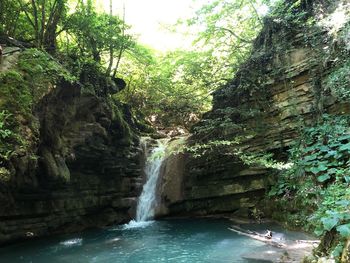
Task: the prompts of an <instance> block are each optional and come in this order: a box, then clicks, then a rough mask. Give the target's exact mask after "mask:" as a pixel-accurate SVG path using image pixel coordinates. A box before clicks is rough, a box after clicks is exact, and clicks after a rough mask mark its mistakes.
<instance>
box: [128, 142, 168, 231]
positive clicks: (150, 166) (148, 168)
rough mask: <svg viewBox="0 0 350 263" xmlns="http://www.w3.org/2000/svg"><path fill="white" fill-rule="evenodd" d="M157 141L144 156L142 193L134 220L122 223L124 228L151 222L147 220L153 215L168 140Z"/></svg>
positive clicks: (137, 226) (144, 225)
mask: <svg viewBox="0 0 350 263" xmlns="http://www.w3.org/2000/svg"><path fill="white" fill-rule="evenodd" d="M157 142H158V145H157V147H155V148H154V149H153V150H152V152H151V154H150V155H149V156H147V158H146V165H145V175H146V183H145V184H144V186H143V188H142V193H141V195H140V197H139V200H138V202H137V208H136V220H131V221H130V222H129V223H128V224H126V225H124V227H123V228H124V229H131V228H143V227H146V226H149V225H150V224H152V222H153V221H149V220H151V219H153V217H154V208H155V206H156V202H157V200H156V194H157V192H156V190H157V182H158V178H159V174H160V170H161V166H162V163H163V161H164V159H165V149H166V144H167V142H168V140H158V141H157ZM146 154H147V149H146Z"/></svg>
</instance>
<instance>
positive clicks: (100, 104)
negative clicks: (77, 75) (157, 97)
mask: <svg viewBox="0 0 350 263" xmlns="http://www.w3.org/2000/svg"><path fill="white" fill-rule="evenodd" d="M15 56H16V58H17V57H18V56H20V57H21V56H23V55H22V54H20V55H19V54H15ZM13 58H14V57H12V58H11V59H13ZM11 59H10V58H5V61H4V63H6V61H9V60H11ZM22 59H23V58H22ZM20 63H21V61H20V62H19V64H20ZM16 67H17V66H16V63H13V65H12V67H11V66H10V67H9V69H8V70H10V69H11V70H12V71H17V72H20V74H23V75H24V74H25V71H24V70H23V69H18V68H16ZM10 73H11V72H10ZM10 73H9V72H5V71H2V74H3V75H1V77H2V78H1V81H2V82H1V84H2V85H4V86H3V87H6V86H5V85H6V81H7V77H6V76H8V75H9V74H10ZM6 74H7V75H6ZM11 74H12V73H11ZM41 84H42V83H39V82H37V83H34V84H33V86H34V87H39V86H40V85H41ZM50 85H51V86H50V88H48V87H46V88H45V90H46V93H45V95H44V96H42V97H40V98H39V99H38V100H37V102H36V103H34V104H33V107H32V111H28V112H26V113H19V111H18V109H15V110H13V113H12V114H13V115H9V116H10V117H11V116H12V117H13V118H14V120H13V121H14V122H16V123H17V124H18V126H19V128H20V129H19V131H18V133H19V136H21V137H22V138H23V139H25V141H26V142H27V143H26V145H25V146H21V147H19V146H16V147H15V151H14V152H13V153H12V154H11V156H10V157H9V158H8V159H5V157H4V156H3V155H1V167H2V171H7V173H4V172H3V174H2V175H3V177H2V178H1V179H2V180H0V181H1V182H0V244H3V243H6V242H13V241H15V240H18V239H26V238H32V237H38V236H44V235H49V234H54V233H64V232H71V231H79V230H82V229H85V228H89V227H98V226H105V225H110V224H113V223H121V222H125V221H128V220H129V219H130V218H132V216H133V208H134V206H135V200H136V197H137V196H138V194H139V190H140V189H138V187H136V186H137V185H139V184H137V182H139V181H140V180H141V178H139V176H140V164H139V161H140V149H139V146H138V139H137V136H135V135H134V130H135V125H133V120H132V118H131V117H130V112H129V111H128V108H127V107H126V106H122V105H119V106H118V105H117V104H115V103H114V102H112V101H111V98H110V97H109V95H105V96H97V95H95V94H93V93H91V92H90V93H89V92H86V91H84V88H82V86H81V85H80V84H79V83H77V82H75V81H73V82H70V81H65V80H61V81H58V82H57V83H51V84H50ZM11 86H13V83H11ZM22 92H24V91H22ZM7 108H9V107H7ZM17 144H19V142H18V143H17ZM24 147H26V148H24ZM21 149H22V150H21ZM4 174H7V177H6V178H4ZM5 179H6V180H5Z"/></svg>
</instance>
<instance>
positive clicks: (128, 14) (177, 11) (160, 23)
mask: <svg viewBox="0 0 350 263" xmlns="http://www.w3.org/2000/svg"><path fill="white" fill-rule="evenodd" d="M99 2H100V3H102V4H103V5H104V7H105V10H106V11H107V12H108V10H109V0H99ZM196 2H199V3H200V5H202V4H204V3H206V2H208V1H207V0H201V1H198V0H197V1H196ZM123 4H125V20H126V23H127V24H129V25H131V26H132V33H134V34H135V35H137V36H139V37H138V39H139V41H140V42H141V43H143V44H146V45H148V46H151V47H153V48H155V49H157V50H160V51H166V50H171V49H176V48H188V47H190V46H191V43H192V39H191V38H190V37H188V36H187V37H185V36H183V35H182V34H179V33H178V34H176V33H170V32H169V31H168V30H167V29H166V28H165V27H166V25H172V24H175V23H176V22H177V20H178V19H180V18H182V19H184V18H190V17H191V16H192V14H193V13H194V10H195V9H193V8H192V7H195V3H194V2H193V1H192V0H113V8H114V10H116V13H117V14H120V15H121V14H122V10H123ZM197 6H198V3H197Z"/></svg>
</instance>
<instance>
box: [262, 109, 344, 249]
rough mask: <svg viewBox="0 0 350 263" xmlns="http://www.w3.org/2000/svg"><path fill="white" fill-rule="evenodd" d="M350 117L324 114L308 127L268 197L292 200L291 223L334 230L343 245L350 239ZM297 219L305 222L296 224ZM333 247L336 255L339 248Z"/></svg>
mask: <svg viewBox="0 0 350 263" xmlns="http://www.w3.org/2000/svg"><path fill="white" fill-rule="evenodd" d="M349 124H350V118H349V117H348V116H330V115H324V118H323V120H322V121H321V122H320V123H319V124H318V125H316V126H313V127H309V128H306V129H305V130H304V132H303V134H302V136H301V137H300V138H301V139H300V141H299V143H298V144H296V145H295V146H294V147H293V148H292V149H291V150H290V162H291V163H292V164H293V165H292V167H291V168H290V169H287V170H285V171H284V172H283V173H281V174H280V176H279V180H278V183H277V184H276V185H275V186H274V187H273V188H272V189H271V191H270V193H269V195H270V196H271V197H277V198H278V199H279V200H280V201H279V202H280V203H281V204H282V206H283V205H284V206H287V207H288V206H290V203H291V200H293V203H294V204H295V205H296V206H297V209H298V212H297V213H296V214H294V215H292V214H290V215H289V223H290V224H292V225H293V224H294V225H298V226H303V227H305V228H306V229H309V230H313V231H315V233H316V234H317V235H324V234H325V233H326V232H329V231H332V230H335V231H337V232H338V234H339V236H340V239H339V241H340V243H338V244H339V246H341V244H342V242H343V241H344V240H345V239H346V238H349V237H350V188H349V183H350V170H349V164H350V163H349V159H350V130H349V128H348V127H349ZM295 218H299V219H303V220H302V221H295ZM336 245H337V244H334V247H333V248H334V253H335V254H334V255H338V254H339V253H336V252H337V251H338V250H339V246H336Z"/></svg>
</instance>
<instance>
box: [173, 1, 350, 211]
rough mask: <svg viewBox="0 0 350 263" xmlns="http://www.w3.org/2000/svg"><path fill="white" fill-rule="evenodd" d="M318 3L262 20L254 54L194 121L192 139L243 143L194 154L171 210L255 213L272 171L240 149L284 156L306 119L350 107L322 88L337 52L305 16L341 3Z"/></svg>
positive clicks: (328, 37)
mask: <svg viewBox="0 0 350 263" xmlns="http://www.w3.org/2000/svg"><path fill="white" fill-rule="evenodd" d="M287 2H288V1H287ZM289 2H293V1H289ZM299 2H300V1H299ZM320 2H322V1H301V2H300V3H301V4H300V3H299V4H300V6H299V7H298V8H300V9H301V10H297V12H296V13H297V14H298V13H300V12H302V11H303V12H305V18H303V19H304V20H305V21H304V22H300V21H297V22H296V20H297V19H296V18H295V19H292V20H290V21H287V20H286V19H287V18H286V19H284V18H282V17H281V18H276V17H275V18H274V17H272V18H267V19H266V20H265V25H264V28H263V30H262V32H261V33H260V35H259V36H258V38H257V39H256V40H255V43H254V48H253V52H252V55H251V56H250V58H249V59H248V60H247V62H246V63H245V64H244V65H242V67H241V69H240V70H239V71H238V73H237V74H236V77H235V78H234V79H233V81H231V82H230V83H229V84H228V85H227V86H225V87H223V88H222V89H219V90H218V91H216V92H215V94H214V106H213V110H212V111H211V112H209V113H208V114H207V115H206V116H205V117H204V119H203V120H202V121H201V122H200V123H199V125H198V126H197V127H196V129H195V133H194V136H193V137H192V138H191V142H190V143H192V144H194V143H204V144H205V143H209V142H210V141H213V140H214V141H215V140H232V141H233V140H237V141H239V143H238V145H237V146H234V147H232V146H231V147H229V148H230V149H229V150H227V148H225V146H222V147H217V148H216V149H214V150H210V151H208V152H207V153H205V154H203V155H202V156H201V157H199V158H193V157H191V155H189V156H188V158H186V168H185V171H184V173H185V177H184V185H183V187H184V195H183V200H182V201H179V202H175V203H173V204H171V205H170V211H172V212H173V213H179V212H182V213H190V214H193V213H194V214H211V213H218V212H230V213H232V212H236V213H237V214H239V215H243V216H250V215H253V216H254V213H255V212H254V207H255V206H256V205H257V203H258V202H259V200H261V199H262V197H263V196H264V193H265V189H266V188H267V186H268V185H269V183H270V181H271V179H272V177H270V175H271V174H272V171H271V170H268V169H266V168H263V167H259V166H257V165H253V166H252V165H246V164H244V162H242V158H239V157H238V155H240V154H236V152H237V151H238V150H239V152H240V153H249V154H251V153H262V152H264V153H271V154H273V155H274V157H275V159H277V160H283V159H284V158H285V156H286V154H285V153H286V150H287V149H288V148H289V147H290V145H291V144H292V143H293V142H294V141H295V139H297V138H298V136H299V134H300V131H301V130H302V128H303V127H304V126H305V125H309V124H312V123H313V122H315V121H316V120H317V118H318V117H319V116H320V115H321V114H323V113H341V112H344V111H347V110H348V109H347V108H348V105H344V104H341V103H339V102H338V101H337V99H336V98H335V97H334V96H332V94H331V91H330V90H329V89H327V87H325V86H324V80H325V79H326V77H327V75H328V74H329V72H330V71H332V69H334V67H335V65H334V61H336V59H335V57H336V56H337V50H336V49H337V47H334V39H332V37H331V35H330V32H329V30H330V29H329V28H326V27H322V26H318V24H317V23H315V24H313V26H308V25H307V22H306V21H310V20H311V19H314V16H315V13H316V12H318V11H319V10H323V16H324V17H326V16H327V15H328V14H331V13H332V12H333V11H334V10H335V8H336V7H337V5H334V6H329V5H322V4H321V3H320ZM339 2H340V1H339ZM320 8H321V9H320ZM317 10H318V11H317ZM337 44H338V45H339V44H340V43H337ZM210 125H211V127H210ZM208 127H209V128H208ZM213 148H215V147H213ZM234 149H235V150H234Z"/></svg>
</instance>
